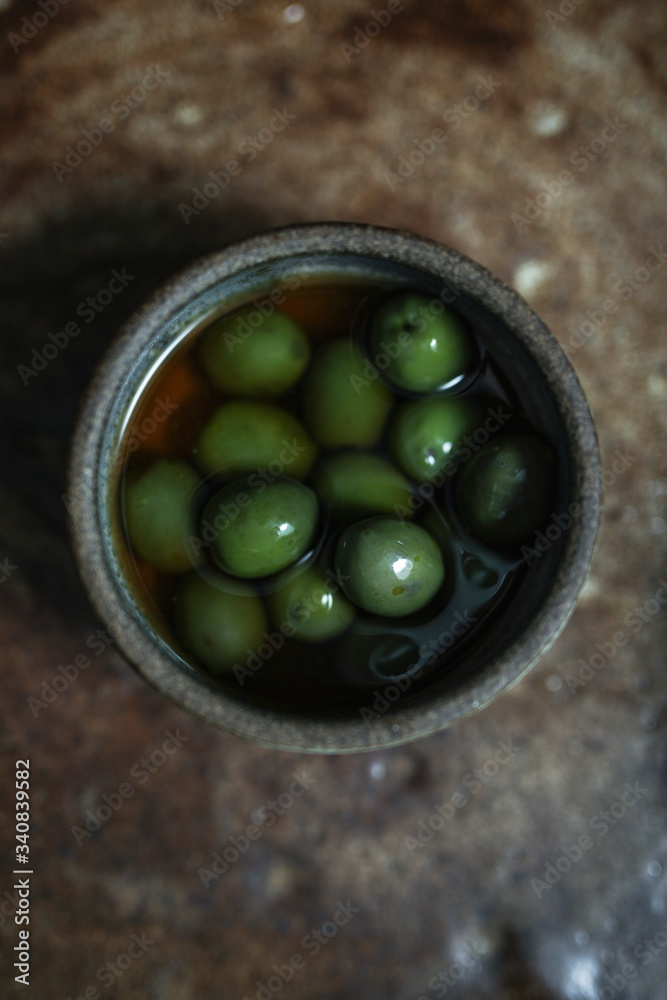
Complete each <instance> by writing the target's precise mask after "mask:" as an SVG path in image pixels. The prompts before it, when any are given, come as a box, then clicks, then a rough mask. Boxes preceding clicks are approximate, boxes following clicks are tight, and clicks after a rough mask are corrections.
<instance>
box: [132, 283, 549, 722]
mask: <svg viewBox="0 0 667 1000" xmlns="http://www.w3.org/2000/svg"><path fill="white" fill-rule="evenodd" d="M381 290H382V289H381V288H379V287H378V286H377V285H374V286H373V287H370V286H369V285H368V284H367V283H366V284H364V283H362V282H361V281H359V282H353V281H351V280H350V279H346V280H345V281H337V280H334V279H331V280H327V281H326V282H323V281H321V280H320V281H319V282H318V283H317V284H314V283H313V284H308V283H305V282H304V283H301V284H300V285H299V287H298V288H297V289H296V290H294V291H285V301H284V302H282V303H281V304H280V306H279V308H280V311H282V312H284V313H285V314H287V315H288V316H290V317H291V318H292V319H294V320H295V321H296V322H297V323H299V325H300V326H301V327H302V328H303V329H304V330H305V331H306V333H307V334H308V335H309V337H310V338H311V340H312V342H313V347H314V352H313V353H314V354H315V352H316V351H317V345H318V344H320V343H321V342H323V341H327V340H329V339H332V338H340V337H346V338H347V337H349V336H350V335H351V331H352V335H354V333H353V331H354V330H355V329H361V327H360V325H359V316H360V313H363V308H364V303H366V302H367V301H368V299H369V297H370V296H372V295H376V294H377V293H378V291H381ZM260 299H261V297H260ZM468 328H469V330H470V333H471V334H472V336H473V338H474V340H475V342H476V347H477V353H478V358H479V363H478V366H477V369H476V371H475V373H474V375H472V376H471V377H470V378H467V379H466V380H465V382H464V383H462V385H461V387H457V388H455V389H454V390H453V391H452V394H453V395H458V394H460V393H463V392H464V393H467V394H470V395H471V396H473V395H474V396H476V397H482V398H483V400H484V406H485V408H486V407H490V408H493V407H497V406H498V405H501V406H502V407H503V412H504V413H510V414H511V416H510V417H509V418H508V419H507V420H506V422H505V423H504V424H503V427H502V433H513V432H520V431H526V430H529V431H530V432H531V433H534V432H533V431H532V428H531V426H530V422H529V421H528V420H527V417H526V415H525V414H524V413H522V411H521V407H520V405H519V401H518V399H517V397H516V394H515V393H514V392H513V391H512V389H511V388H510V386H509V382H508V380H507V377H506V376H505V375H504V373H503V369H502V366H501V365H500V364H499V363H497V360H496V359H494V357H493V352H492V349H491V346H492V345H490V344H489V343H486V342H485V341H484V339H482V338H480V336H479V334H478V332H477V331H476V330H475V329H474V324H472V325H471V324H470V323H469V324H468ZM205 330H206V326H203V327H202V330H201V332H200V334H198V335H197V336H195V337H194V338H193V339H191V340H190V341H189V342H188V344H187V346H186V347H185V348H183V349H181V350H180V351H179V352H177V353H176V354H175V356H173V357H172V358H171V359H170V360H168V361H167V362H166V363H165V364H164V365H163V366H162V367H161V368H160V370H159V372H158V374H157V375H156V376H155V378H154V379H153V381H152V382H151V383H150V385H149V386H148V388H147V389H146V391H145V392H144V395H143V397H142V398H141V399H140V400H139V401H138V403H137V405H136V407H135V410H134V414H133V417H132V419H131V421H130V423H129V425H128V429H127V432H126V436H125V438H124V441H123V442H122V446H121V452H122V453H124V454H125V455H126V458H125V461H124V464H123V470H122V474H121V476H120V483H119V509H120V515H121V517H120V521H121V523H123V522H124V518H123V505H124V488H125V483H126V481H127V477H128V476H131V475H133V474H134V472H135V471H139V470H141V469H142V468H144V467H146V466H148V465H150V464H151V463H152V462H154V461H155V460H156V459H158V458H179V459H183V460H186V461H190V462H191V458H192V448H193V445H194V443H195V440H196V438H197V437H198V435H199V432H200V431H201V429H202V427H203V426H204V424H205V423H206V422H207V420H208V419H209V417H210V416H211V415H212V413H213V412H214V411H215V410H216V409H217V407H219V406H220V405H221V404H222V403H223V402H225V401H226V400H227V399H230V398H233V397H229V396H228V397H225V396H224V395H223V394H222V393H220V392H219V391H217V390H216V389H214V388H212V387H211V386H210V385H209V384H208V382H207V380H206V378H205V376H204V374H203V372H202V369H201V367H200V364H199V360H198V353H197V343H198V339H199V336H201V334H202V333H203V332H205ZM264 401H266V402H276V403H278V404H279V405H280V407H281V408H283V409H286V410H289V411H290V412H292V413H293V414H294V415H295V416H296V417H297V418H299V419H302V415H301V413H300V384H297V385H296V386H295V387H293V388H292V389H291V390H289V391H288V392H287V393H284V394H283V395H282V396H280V397H279V398H278V399H275V400H264ZM402 402H404V398H403V397H397V398H396V401H395V404H394V405H395V406H396V405H399V404H400V403H402ZM391 419H392V415H391V414H390V415H389V418H388V420H387V424H386V427H387V428H388V427H389V426H390V424H391ZM372 451H373V452H374V453H375V454H377V455H379V456H381V457H384V458H386V459H388V460H389V461H392V462H393V459H392V456H391V453H390V451H389V448H388V445H387V440H386V432H385V435H383V437H382V438H381V439H380V441H379V442H378V444H377V446H376V447H375V448H373V449H372ZM202 478H203V477H202ZM454 480H455V477H448V478H447V479H446V481H445V483H444V485H442V486H441V487H440V488H438V489H436V490H435V492H434V494H433V496H432V497H428V498H424V497H421V496H420V495H419V494H418V493H417V492H415V506H416V509H415V511H414V515H413V519H414V521H415V522H416V523H419V524H423V525H424V526H425V527H426V528H427V530H429V531H430V532H431V534H433V535H434V537H435V538H436V539H438V540H439V541H440V542H441V545H442V548H443V553H444V556H445V564H446V579H445V582H444V584H443V587H442V589H441V591H440V593H439V594H438V595H437V596H436V597H435V598H434V600H433V601H432V602H431V603H430V604H429V606H428V607H427V608H425V609H423V610H422V611H421V612H419V613H418V614H416V615H413V616H406V617H405V618H402V619H383V618H378V617H375V616H372V615H368V614H365V613H364V612H361V611H360V612H358V614H357V617H356V619H355V621H353V623H352V624H351V626H350V627H349V628H348V629H347V630H346V632H345V633H343V634H342V635H341V636H339V637H336V638H335V639H332V640H328V641H325V642H305V641H303V640H300V639H298V638H296V637H290V638H286V637H285V636H284V635H283V634H282V633H281V632H280V629H279V627H278V626H279V623H275V622H274V623H271V624H269V626H268V628H267V635H266V637H265V638H266V642H264V643H262V645H261V646H260V647H259V650H258V651H252V652H253V659H252V662H251V665H250V666H249V668H248V669H245V670H244V671H243V679H242V683H239V681H238V680H237V678H236V677H235V676H234V674H233V673H232V674H230V675H229V677H228V678H227V677H226V676H225V677H223V678H211V677H210V675H208V674H207V672H206V670H205V668H204V667H201V666H200V665H199V664H197V662H196V660H195V659H194V657H193V656H192V655H191V654H190V653H189V652H188V650H187V648H186V647H185V646H184V645H183V643H182V641H181V640H180V638H179V636H178V635H177V632H176V629H175V624H174V594H175V590H176V587H177V586H178V583H179V580H180V577H179V576H172V575H170V574H167V573H163V572H160V571H158V570H156V569H154V568H153V567H151V566H149V565H147V564H146V563H144V562H142V561H141V560H139V559H138V558H136V556H135V555H134V553H133V552H132V550H131V547H130V545H129V543H128V541H127V539H126V538H125V537H124V538H123V539H121V540H119V541H120V545H121V547H122V548H123V551H124V556H125V559H124V562H125V564H126V566H127V575H128V579H129V583H130V587H131V590H132V592H133V594H134V596H135V599H136V602H137V605H138V607H139V608H140V610H141V611H142V612H143V614H144V616H145V617H146V618H147V619H148V620H149V622H150V623H151V624H152V626H153V627H154V628H155V629H156V630H157V631H158V632H159V633H160V634H162V635H163V637H164V638H165V640H166V641H167V642H168V643H169V644H170V645H171V646H172V647H173V648H175V649H176V650H177V651H178V652H179V653H180V654H181V655H182V656H183V657H184V659H185V660H186V661H187V662H189V663H190V664H191V666H192V667H193V668H195V669H197V670H201V671H202V673H204V674H205V675H206V676H207V677H208V678H209V680H210V683H211V684H214V685H216V686H219V687H221V688H223V689H224V690H226V691H228V692H229V693H230V694H231V695H233V696H235V697H238V698H240V699H243V700H248V701H252V702H253V703H255V704H262V705H265V706H269V707H272V708H274V709H277V710H284V711H286V712H290V713H309V714H311V713H313V714H314V713H317V714H347V713H349V712H350V710H354V709H355V708H358V707H359V706H363V705H367V704H369V699H371V698H372V696H373V694H374V692H375V691H382V690H383V689H385V688H386V687H387V685H389V684H391V683H392V681H393V680H394V679H396V678H406V677H410V678H411V684H410V692H409V697H419V694H420V692H423V690H424V689H425V688H427V687H428V686H429V685H430V684H432V683H433V681H434V679H435V680H438V681H439V680H441V679H442V677H443V676H444V675H446V674H447V672H448V671H452V670H454V669H460V664H461V663H462V662H463V661H464V660H465V655H466V652H467V650H468V649H469V648H470V647H471V645H472V644H474V643H475V641H476V639H477V638H478V637H479V635H480V634H483V633H484V631H485V630H486V629H488V627H489V625H490V623H491V622H492V621H493V620H495V619H496V617H497V616H498V615H499V614H502V612H503V609H504V608H506V607H507V606H508V602H510V601H511V597H512V593H513V592H514V591H515V589H516V586H517V583H518V582H519V581H520V579H521V578H522V577H523V576H524V574H525V573H526V572H528V570H527V568H526V566H525V565H523V564H522V563H521V561H520V559H519V558H518V557H517V553H516V552H499V551H493V550H491V549H489V548H487V547H485V546H483V545H481V544H480V543H478V542H476V541H475V540H474V539H472V538H470V537H469V536H468V535H466V533H465V531H464V530H463V529H462V528H461V526H460V524H459V521H458V518H457V516H456V511H455V508H454V503H453V488H454ZM306 483H307V484H308V483H309V480H306ZM413 485H414V488H415V491H416V490H417V487H418V485H419V484H413ZM426 492H429V491H428V490H427V491H426ZM344 525H345V522H344V521H340V520H338V521H336V520H335V519H331V518H329V519H328V521H327V532H328V534H327V536H326V537H325V538H324V540H323V541H322V543H321V546H320V550H319V558H320V562H321V565H322V568H325V567H327V566H329V567H331V563H330V562H327V558H328V557H329V558H330V555H331V552H332V549H333V547H334V545H335V539H336V536H337V533H339V532H340V530H341V529H342V528H343V527H344ZM331 568H332V567H331ZM200 571H203V572H204V573H205V574H210V573H211V572H213V573H215V572H216V570H215V568H214V567H212V566H211V565H205V566H204V567H203V568H201V569H200ZM262 586H263V585H262V582H261V581H260V582H259V584H258V591H259V592H260V593H261V591H262ZM267 618H268V614H267ZM258 664H259V666H258ZM239 666H240V667H246V666H248V665H246V664H243V663H242V664H239ZM416 672H417V673H418V676H417V677H416V678H415V679H414V680H412V677H413V675H414V674H415V673H416Z"/></svg>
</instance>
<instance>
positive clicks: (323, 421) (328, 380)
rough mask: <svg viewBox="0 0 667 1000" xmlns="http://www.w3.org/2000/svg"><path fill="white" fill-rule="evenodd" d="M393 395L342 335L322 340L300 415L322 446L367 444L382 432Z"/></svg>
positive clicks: (364, 445) (306, 385)
mask: <svg viewBox="0 0 667 1000" xmlns="http://www.w3.org/2000/svg"><path fill="white" fill-rule="evenodd" d="M392 398H393V397H392V394H391V392H390V391H389V389H387V387H386V386H385V385H383V384H382V383H381V382H380V381H379V379H378V377H377V372H375V371H374V370H373V368H372V367H371V366H370V365H369V364H368V362H367V363H366V366H364V362H363V360H362V359H361V358H359V357H358V355H357V354H356V352H355V351H354V349H353V348H352V346H351V344H350V343H349V342H348V341H347V340H334V341H332V342H331V343H329V344H325V345H324V346H323V347H321V348H320V351H319V352H318V354H317V355H316V356H315V358H314V360H313V363H312V365H311V367H310V369H309V371H308V372H307V374H306V377H305V380H304V386H303V414H304V418H305V421H306V424H307V426H308V427H309V429H310V431H311V433H312V435H313V437H314V438H315V440H316V441H317V442H318V443H319V444H320V445H322V446H323V447H327V448H343V447H346V446H348V445H349V446H351V447H355V448H369V447H371V445H373V444H375V442H376V441H377V440H378V438H379V437H380V435H381V433H382V429H383V427H384V423H385V420H386V419H387V414H388V413H389V410H390V409H391V404H392Z"/></svg>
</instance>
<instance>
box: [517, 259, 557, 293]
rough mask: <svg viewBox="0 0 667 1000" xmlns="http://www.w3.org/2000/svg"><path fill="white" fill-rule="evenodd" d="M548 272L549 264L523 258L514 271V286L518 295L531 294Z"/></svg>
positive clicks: (546, 276) (549, 270) (549, 271)
mask: <svg viewBox="0 0 667 1000" xmlns="http://www.w3.org/2000/svg"><path fill="white" fill-rule="evenodd" d="M550 273H551V265H550V264H545V263H543V262H541V261H539V260H525V261H524V262H523V264H519V266H518V267H517V269H516V270H515V272H514V279H513V283H514V287H515V288H516V290H517V292H518V293H519V295H532V294H533V292H535V291H536V290H537V289H538V288H539V286H540V285H541V284H542V283H543V282H544V281H545V279H546V278H548V277H549V274H550Z"/></svg>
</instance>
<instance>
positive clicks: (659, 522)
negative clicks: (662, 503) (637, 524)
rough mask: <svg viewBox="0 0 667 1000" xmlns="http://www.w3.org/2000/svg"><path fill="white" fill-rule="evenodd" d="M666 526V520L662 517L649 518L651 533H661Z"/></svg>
mask: <svg viewBox="0 0 667 1000" xmlns="http://www.w3.org/2000/svg"><path fill="white" fill-rule="evenodd" d="M665 528H667V521H665V519H664V517H652V518H651V534H652V535H661V534H662V533H663V531H664V530H665Z"/></svg>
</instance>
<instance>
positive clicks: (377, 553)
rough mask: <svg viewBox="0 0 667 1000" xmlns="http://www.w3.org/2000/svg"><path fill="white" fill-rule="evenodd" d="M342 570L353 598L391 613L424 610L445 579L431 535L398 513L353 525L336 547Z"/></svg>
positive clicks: (377, 612)
mask: <svg viewBox="0 0 667 1000" xmlns="http://www.w3.org/2000/svg"><path fill="white" fill-rule="evenodd" d="M336 570H337V572H339V573H340V574H341V579H342V580H343V589H344V591H345V593H346V594H347V596H348V597H349V598H350V600H351V601H353V602H354V603H355V604H356V605H358V607H360V608H363V609H364V611H368V612H370V613H371V614H374V615H384V616H387V617H400V616H402V615H410V614H413V613H414V612H415V611H420V610H421V609H422V608H423V607H425V606H426V605H427V604H428V603H429V601H430V600H432V598H433V597H434V596H435V595H436V593H437V592H438V590H439V589H440V587H441V585H442V582H443V580H444V578H445V568H444V564H443V560H442V554H441V552H440V549H439V548H438V546H437V545H436V543H435V541H434V540H433V538H432V537H431V535H429V533H428V532H427V531H425V530H424V529H423V528H420V527H419V525H417V524H412V523H410V522H403V521H399V520H397V519H396V518H393V517H371V518H368V519H367V520H365V521H358V522H357V523H356V524H351V525H350V526H349V527H347V528H346V529H345V530H344V531H343V533H342V535H341V537H340V540H339V542H338V545H337V547H336Z"/></svg>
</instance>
